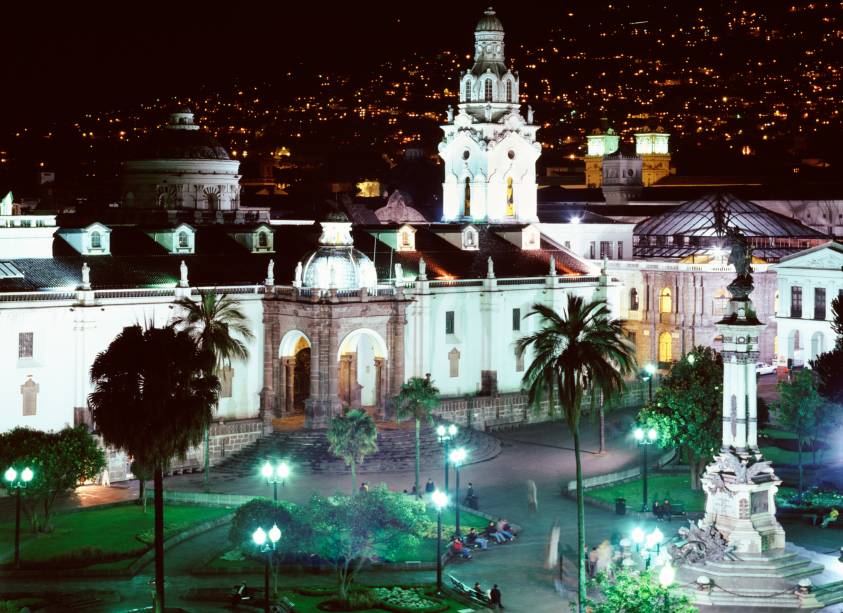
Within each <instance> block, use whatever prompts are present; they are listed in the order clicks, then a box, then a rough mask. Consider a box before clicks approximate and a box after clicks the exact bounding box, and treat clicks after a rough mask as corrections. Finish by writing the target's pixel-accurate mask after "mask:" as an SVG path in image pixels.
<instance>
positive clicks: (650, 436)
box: [634, 428, 659, 513]
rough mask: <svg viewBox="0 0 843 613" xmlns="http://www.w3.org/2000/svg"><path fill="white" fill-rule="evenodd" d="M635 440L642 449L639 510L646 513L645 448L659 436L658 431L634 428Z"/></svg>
mask: <svg viewBox="0 0 843 613" xmlns="http://www.w3.org/2000/svg"><path fill="white" fill-rule="evenodd" d="M634 435H635V440H636V441H637V442H638V446H639V447H640V448H641V450H642V452H643V453H642V458H643V460H642V467H641V476H642V480H641V484H642V487H643V489H644V492H643V494H644V502H643V504H642V505H641V511H642V512H643V513H646V512H647V511H648V510H649V508H648V507H647V448H648V447H649V446H650V445H652V444H653V443H655V442H656V439H658V438H659V433H658V432H656V430H655V428H650V429H649V430H647V431H646V432H645V431H644V429H643V428H636V429H635V432H634Z"/></svg>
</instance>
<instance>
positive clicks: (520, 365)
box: [515, 351, 524, 372]
mask: <svg viewBox="0 0 843 613" xmlns="http://www.w3.org/2000/svg"><path fill="white" fill-rule="evenodd" d="M515 372H524V354H523V353H518V352H517V351H516V352H515Z"/></svg>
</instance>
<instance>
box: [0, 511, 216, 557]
mask: <svg viewBox="0 0 843 613" xmlns="http://www.w3.org/2000/svg"><path fill="white" fill-rule="evenodd" d="M230 513H231V511H230V510H229V509H222V508H208V507H195V506H173V505H166V506H165V507H164V521H165V535H166V537H167V538H169V537H171V536H174V535H176V534H178V533H179V532H182V531H184V530H185V529H186V528H188V527H190V526H192V525H195V524H198V523H202V522H205V521H208V520H212V519H216V518H218V517H221V516H224V515H228V514H230ZM153 517H154V514H153V512H152V509H149V510H148V512H147V513H144V512H143V509H142V508H141V507H140V506H136V505H127V506H117V507H109V508H102V509H99V508H91V509H86V510H84V511H77V512H73V513H65V514H61V515H56V516H55V517H54V518H53V520H52V524H53V527H54V530H53V531H52V532H50V533H47V534H32V533H31V532H29V530H28V529H27V527H26V525H25V524H23V525H22V526H21V529H22V531H21V559H22V560H23V561H24V565H25V563H26V562H35V563H44V562H46V561H48V560H52V561H59V560H64V562H65V563H66V566H68V567H71V566H72V567H78V566H87V565H90V564H92V563H97V564H98V565H101V564H102V563H108V566H116V567H121V566H122V565H121V564H115V562H117V561H119V560H126V559H129V558H136V557H137V556H139V555H141V554H142V553H144V552H145V551H146V550H147V549H149V548H150V546H151V544H152V531H153ZM13 548H14V523H13V522H3V523H0V562H2V563H8V562H10V561H11V559H12V555H13Z"/></svg>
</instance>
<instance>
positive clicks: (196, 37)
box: [0, 0, 570, 123]
mask: <svg viewBox="0 0 843 613" xmlns="http://www.w3.org/2000/svg"><path fill="white" fill-rule="evenodd" d="M69 4H70V3H69ZM254 4H256V3H254ZM254 4H250V3H243V2H230V3H226V4H225V5H223V4H222V3H213V4H212V3H201V4H199V3H197V4H193V3H171V4H167V5H156V4H154V3H147V2H143V3H125V2H112V3H108V4H106V3H81V2H74V3H72V9H70V8H60V9H56V8H52V9H48V8H42V9H39V10H35V9H26V10H19V11H18V13H17V15H16V18H15V20H14V22H13V23H14V27H12V28H10V27H8V25H9V24H8V23H7V27H4V28H3V38H4V39H5V41H4V42H3V44H2V45H3V47H5V49H4V51H3V53H4V55H5V58H7V59H8V60H9V61H4V62H2V66H0V71H2V83H4V87H3V89H4V90H6V93H5V94H4V102H3V104H4V106H5V107H6V112H5V115H6V117H5V120H6V122H7V123H12V122H14V120H15V119H21V120H24V121H27V120H29V119H30V118H34V117H35V116H37V115H42V117H43V114H47V116H48V118H49V119H59V118H60V117H61V115H72V114H74V113H78V112H84V111H86V110H88V109H91V108H96V109H101V108H105V107H108V106H109V105H112V104H126V103H131V102H132V101H133V99H143V100H149V99H154V98H155V97H156V96H168V95H171V94H184V93H189V92H190V91H191V90H193V89H195V88H197V87H199V86H200V85H205V86H207V87H210V88H214V87H217V86H218V85H220V84H228V83H231V82H232V81H233V80H235V79H241V80H250V79H255V78H258V79H266V80H271V79H272V78H273V76H274V75H279V76H280V75H281V74H283V73H286V72H287V70H289V69H290V68H291V67H294V66H295V65H296V64H298V63H301V64H303V65H304V69H305V70H311V71H314V72H318V71H332V70H342V71H352V72H353V71H356V70H362V69H364V68H368V67H370V66H371V65H372V63H375V64H377V63H380V62H383V61H385V60H389V59H390V58H397V57H400V56H404V55H405V54H407V53H416V52H417V53H429V52H432V51H436V50H438V49H443V48H461V49H465V50H466V51H470V50H471V48H472V45H473V39H472V35H473V29H474V25H475V24H476V22H477V19H478V18H479V16H480V15H481V13H482V10H483V9H484V8H485V7H486V6H487V5H488V0H486V1H477V0H471V1H462V2H425V3H404V2H394V3H389V4H385V3H374V2H372V3H365V2H354V3H349V2H342V3H325V2H300V3H291V2H275V3H272V5H273V6H271V7H268V6H255V5H254ZM267 4H268V3H267ZM564 4H565V5H569V4H570V3H564ZM554 5H555V7H554ZM222 6H225V8H224V9H223V8H221V7H222ZM495 6H496V9H497V10H498V12H499V14H500V16H501V18H502V19H503V21H504V25H505V27H506V29H507V35H508V38H509V40H510V41H521V42H523V41H524V40H528V39H530V38H534V36H530V31H531V30H532V29H533V28H538V29H539V30H540V31H541V28H542V26H541V25H540V24H541V23H542V22H544V23H547V21H546V18H547V16H548V14H550V13H555V12H561V11H563V10H564V11H567V8H565V7H563V3H561V2H560V3H553V4H545V5H542V4H540V3H537V2H526V3H525V2H523V1H522V2H498V3H496V5H495ZM536 15H542V17H541V18H536V17H535V16H536ZM536 22H538V24H539V25H536ZM544 32H546V30H544ZM9 92H12V95H9ZM10 115H11V117H10Z"/></svg>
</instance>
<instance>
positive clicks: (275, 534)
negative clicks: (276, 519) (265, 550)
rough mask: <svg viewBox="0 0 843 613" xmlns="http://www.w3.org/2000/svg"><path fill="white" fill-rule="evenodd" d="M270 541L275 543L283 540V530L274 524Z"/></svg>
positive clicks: (270, 532) (270, 531)
mask: <svg viewBox="0 0 843 613" xmlns="http://www.w3.org/2000/svg"><path fill="white" fill-rule="evenodd" d="M269 540H270V541H272V542H273V543H277V542H278V541H280V540H281V529H280V528H279V527H278V525H277V524H272V528H270V529H269Z"/></svg>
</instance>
